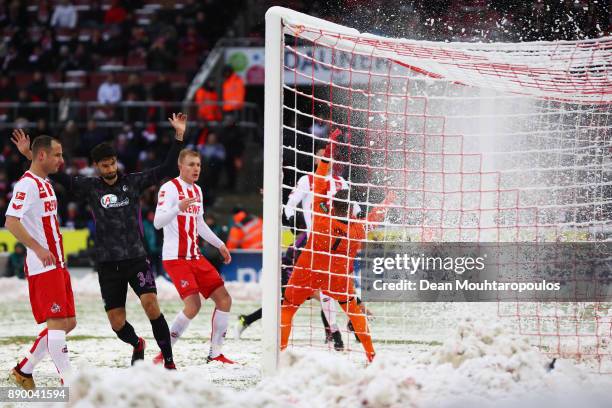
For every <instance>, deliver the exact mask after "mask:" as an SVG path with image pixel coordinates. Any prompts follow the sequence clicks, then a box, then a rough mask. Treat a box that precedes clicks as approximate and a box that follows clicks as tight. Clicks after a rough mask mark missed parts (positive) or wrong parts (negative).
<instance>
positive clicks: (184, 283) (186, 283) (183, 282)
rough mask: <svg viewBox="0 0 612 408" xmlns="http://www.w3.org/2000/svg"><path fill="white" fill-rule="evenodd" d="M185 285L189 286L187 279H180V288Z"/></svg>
mask: <svg viewBox="0 0 612 408" xmlns="http://www.w3.org/2000/svg"><path fill="white" fill-rule="evenodd" d="M187 286H189V281H186V280H184V279H183V280H181V288H186V287H187Z"/></svg>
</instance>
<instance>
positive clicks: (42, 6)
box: [34, 0, 51, 26]
mask: <svg viewBox="0 0 612 408" xmlns="http://www.w3.org/2000/svg"><path fill="white" fill-rule="evenodd" d="M37 6H38V7H36V17H34V24H35V25H41V26H47V25H49V21H50V20H51V7H50V6H49V1H48V0H40V1H38V4H37Z"/></svg>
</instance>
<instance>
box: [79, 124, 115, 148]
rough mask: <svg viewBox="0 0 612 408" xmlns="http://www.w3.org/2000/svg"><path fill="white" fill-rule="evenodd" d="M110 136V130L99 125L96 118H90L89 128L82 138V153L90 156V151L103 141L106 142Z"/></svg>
mask: <svg viewBox="0 0 612 408" xmlns="http://www.w3.org/2000/svg"><path fill="white" fill-rule="evenodd" d="M108 136H109V135H108V132H107V131H106V130H104V129H102V128H100V127H98V124H97V123H96V121H95V120H93V119H90V120H89V121H87V130H86V131H85V134H83V137H82V140H81V141H82V143H81V147H82V152H81V155H82V156H85V157H89V152H90V151H91V149H93V148H94V147H95V146H97V145H98V144H100V143H102V142H106V141H107V139H108V138H109V137H108Z"/></svg>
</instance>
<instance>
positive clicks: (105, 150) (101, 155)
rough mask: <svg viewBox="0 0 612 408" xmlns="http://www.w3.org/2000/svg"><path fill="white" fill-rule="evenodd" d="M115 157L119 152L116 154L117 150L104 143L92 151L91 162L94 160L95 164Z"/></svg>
mask: <svg viewBox="0 0 612 408" xmlns="http://www.w3.org/2000/svg"><path fill="white" fill-rule="evenodd" d="M113 157H117V152H115V148H113V146H111V145H110V143H107V142H103V143H100V144H99V145H97V146H96V147H94V148H93V149H91V160H93V162H94V163H98V162H100V161H102V160H104V159H111V158H113Z"/></svg>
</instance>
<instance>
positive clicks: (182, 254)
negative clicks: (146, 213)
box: [155, 177, 203, 261]
mask: <svg viewBox="0 0 612 408" xmlns="http://www.w3.org/2000/svg"><path fill="white" fill-rule="evenodd" d="M193 197H197V198H198V201H196V202H195V203H193V204H192V205H190V206H189V207H188V208H187V210H186V211H179V209H178V203H179V201H181V200H183V199H185V198H193ZM202 214H203V205H202V190H201V189H200V186H198V185H196V184H187V183H186V182H184V181H183V180H182V179H181V178H180V177H177V178H175V179H172V180H170V181H168V182H167V183H165V184H164V185H163V186H161V188H160V190H159V194H158V196H157V209H156V210H155V218H156V224H157V220H159V219H160V218H165V216H171V217H172V218H171V220H170V221H169V222H168V223H163V224H162V225H163V227H164V245H163V248H162V259H163V260H164V261H170V260H173V259H199V258H200V257H201V256H202V254H201V253H200V249H199V248H198V226H200V228H201V225H198V224H201V223H202V222H203V218H202ZM156 227H157V225H156Z"/></svg>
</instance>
